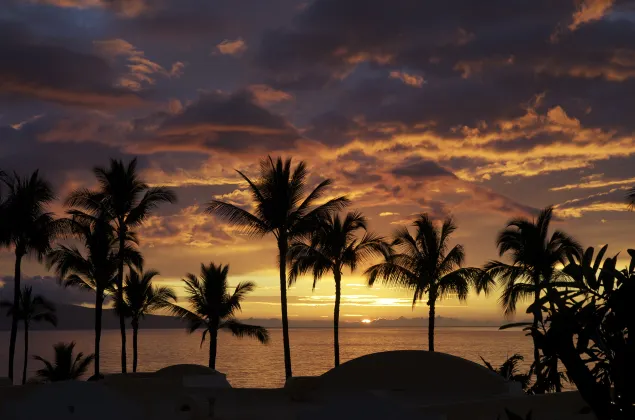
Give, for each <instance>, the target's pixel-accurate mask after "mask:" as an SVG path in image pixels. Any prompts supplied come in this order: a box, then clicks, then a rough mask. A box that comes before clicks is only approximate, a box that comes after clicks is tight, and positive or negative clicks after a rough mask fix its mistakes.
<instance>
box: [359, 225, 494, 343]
mask: <svg viewBox="0 0 635 420" xmlns="http://www.w3.org/2000/svg"><path fill="white" fill-rule="evenodd" d="M413 225H414V227H415V228H416V233H415V235H414V236H412V235H411V234H410V232H409V231H408V228H405V227H403V228H400V229H398V230H397V231H396V232H395V234H394V240H393V241H392V247H394V248H395V249H394V250H393V251H391V252H389V253H386V254H385V255H384V261H383V262H381V263H379V264H376V265H373V266H371V267H369V268H368V269H367V270H366V273H365V274H366V277H367V279H368V285H369V286H372V285H373V284H374V283H375V282H376V281H380V282H383V283H384V284H387V285H390V286H397V287H402V288H405V289H408V290H410V291H412V292H413V298H412V306H413V307H414V306H415V304H416V303H417V301H420V300H421V299H423V296H424V295H425V294H427V295H428V302H427V304H428V306H429V317H428V350H429V351H434V321H435V306H436V302H437V300H439V299H443V298H447V297H450V296H456V297H458V299H459V300H460V301H465V300H466V299H467V295H468V292H469V290H470V286H473V287H474V288H475V290H476V291H477V292H478V293H480V292H481V291H482V292H485V293H489V291H490V288H491V286H492V282H491V279H490V278H489V277H488V276H485V275H483V272H482V270H481V269H479V268H471V267H469V268H468V267H462V265H463V260H464V259H465V251H464V250H463V246H462V245H455V246H454V247H452V248H451V249H449V244H448V241H449V239H450V236H451V235H452V233H453V232H454V231H455V230H456V225H455V224H454V221H453V220H452V218H449V217H448V218H447V219H445V221H444V222H443V225H442V226H441V228H438V227H437V226H435V224H434V223H433V221H432V219H431V218H430V217H429V216H428V215H427V214H421V215H420V216H419V218H418V219H417V220H415V222H414V224H413Z"/></svg>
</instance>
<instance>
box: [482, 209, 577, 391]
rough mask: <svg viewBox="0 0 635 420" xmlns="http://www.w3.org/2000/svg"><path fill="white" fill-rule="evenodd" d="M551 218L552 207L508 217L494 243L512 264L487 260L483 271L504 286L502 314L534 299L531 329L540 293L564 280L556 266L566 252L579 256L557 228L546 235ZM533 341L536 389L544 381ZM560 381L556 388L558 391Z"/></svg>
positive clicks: (570, 240) (539, 313)
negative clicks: (535, 213) (530, 214)
mask: <svg viewBox="0 0 635 420" xmlns="http://www.w3.org/2000/svg"><path fill="white" fill-rule="evenodd" d="M552 217H553V208H552V207H547V208H545V209H544V210H542V211H541V212H540V214H539V215H538V219H536V220H535V221H532V220H528V219H526V218H518V219H513V220H510V221H509V222H508V223H507V227H506V228H505V229H503V230H502V231H501V232H500V233H499V234H498V239H497V241H496V245H497V246H498V251H499V254H500V256H501V257H502V256H504V255H506V254H507V255H509V256H510V259H511V264H507V263H504V262H501V261H490V262H488V263H487V264H486V265H485V271H486V272H487V273H488V274H489V275H490V276H491V277H492V278H496V279H498V280H499V281H500V282H501V283H502V286H503V292H502V294H501V296H500V298H499V301H500V303H501V305H502V306H503V310H504V312H505V315H508V316H509V315H513V314H514V313H515V312H516V305H517V304H518V303H519V302H521V301H524V300H527V299H531V298H533V306H532V308H533V322H532V331H535V330H536V329H537V328H538V325H539V324H540V323H542V310H541V305H540V302H539V301H540V295H541V292H542V291H543V290H545V289H546V288H548V287H551V286H552V285H556V284H557V283H555V282H558V281H566V280H567V278H566V275H565V274H564V273H562V272H561V271H560V270H558V269H557V266H559V265H564V264H565V263H566V261H567V255H575V256H578V255H581V253H582V248H581V247H580V244H579V243H578V242H577V241H576V240H575V239H574V238H572V237H571V236H569V235H567V234H566V233H564V232H562V231H559V230H556V231H555V232H553V234H552V235H551V237H549V224H550V222H551V219H552ZM532 337H533V340H534V371H535V372H536V385H538V387H537V388H536V390H537V392H540V390H539V388H540V386H541V384H543V382H544V377H543V376H544V375H543V371H542V366H541V361H540V351H539V346H538V343H537V342H536V340H537V336H536V334H532ZM559 388H560V386H559V384H558V385H557V389H556V390H557V391H559Z"/></svg>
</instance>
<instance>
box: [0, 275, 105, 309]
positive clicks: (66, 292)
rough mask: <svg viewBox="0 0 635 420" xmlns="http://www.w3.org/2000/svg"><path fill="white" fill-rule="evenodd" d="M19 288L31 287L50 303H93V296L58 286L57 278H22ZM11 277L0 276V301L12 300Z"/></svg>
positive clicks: (85, 292)
mask: <svg viewBox="0 0 635 420" xmlns="http://www.w3.org/2000/svg"><path fill="white" fill-rule="evenodd" d="M21 285H22V286H21V287H25V286H27V287H32V288H33V293H34V294H38V295H42V296H44V297H45V298H47V299H48V300H50V301H51V302H55V303H66V304H73V305H79V304H82V303H94V302H95V295H94V294H92V293H90V292H89V291H87V290H86V291H85V290H80V289H77V288H65V287H63V286H60V285H59V284H58V281H57V278H55V277H51V276H32V277H29V276H23V277H22V278H21ZM12 296H13V277H12V276H11V277H9V276H4V277H2V276H0V300H2V299H12Z"/></svg>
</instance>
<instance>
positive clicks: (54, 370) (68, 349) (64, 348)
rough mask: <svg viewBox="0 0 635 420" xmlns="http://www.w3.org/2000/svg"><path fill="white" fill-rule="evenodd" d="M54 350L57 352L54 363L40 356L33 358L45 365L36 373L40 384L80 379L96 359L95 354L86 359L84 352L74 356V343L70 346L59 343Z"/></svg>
mask: <svg viewBox="0 0 635 420" xmlns="http://www.w3.org/2000/svg"><path fill="white" fill-rule="evenodd" d="M53 350H54V351H55V361H54V362H49V361H48V360H46V359H44V358H43V357H40V356H33V358H34V359H35V360H39V361H40V362H42V363H44V367H43V368H42V369H38V371H37V372H36V378H37V381H38V382H58V381H73V380H76V379H79V378H81V377H82V375H84V374H85V373H86V371H87V370H88V367H89V366H90V364H91V363H92V362H93V359H94V358H95V356H94V355H93V354H90V355H88V356H86V357H84V353H82V352H80V353H78V354H77V355H75V356H73V351H74V350H75V342H74V341H73V342H72V343H70V344H66V343H57V344H55V345H54V346H53Z"/></svg>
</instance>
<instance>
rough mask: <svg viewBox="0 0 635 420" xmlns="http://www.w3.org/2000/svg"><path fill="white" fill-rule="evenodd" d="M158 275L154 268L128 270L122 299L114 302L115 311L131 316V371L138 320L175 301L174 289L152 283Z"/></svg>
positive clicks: (134, 369) (134, 359)
mask: <svg viewBox="0 0 635 420" xmlns="http://www.w3.org/2000/svg"><path fill="white" fill-rule="evenodd" d="M158 275H159V272H158V271H155V270H149V271H145V272H143V271H135V270H130V274H129V275H128V276H126V283H125V285H124V300H123V302H119V301H116V302H115V306H116V309H117V311H118V312H121V311H123V312H124V314H125V316H126V317H128V318H131V322H130V324H131V325H132V371H133V372H136V371H137V360H138V357H137V355H138V352H137V349H138V346H137V343H138V340H137V338H138V335H139V321H140V320H141V319H143V318H145V316H146V315H147V314H149V313H150V312H152V311H155V310H157V309H161V308H165V307H168V306H169V303H168V302H169V301H170V300H173V301H176V294H175V293H174V290H172V289H170V288H169V287H161V286H153V285H152V279H153V278H154V277H156V276H158Z"/></svg>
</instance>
